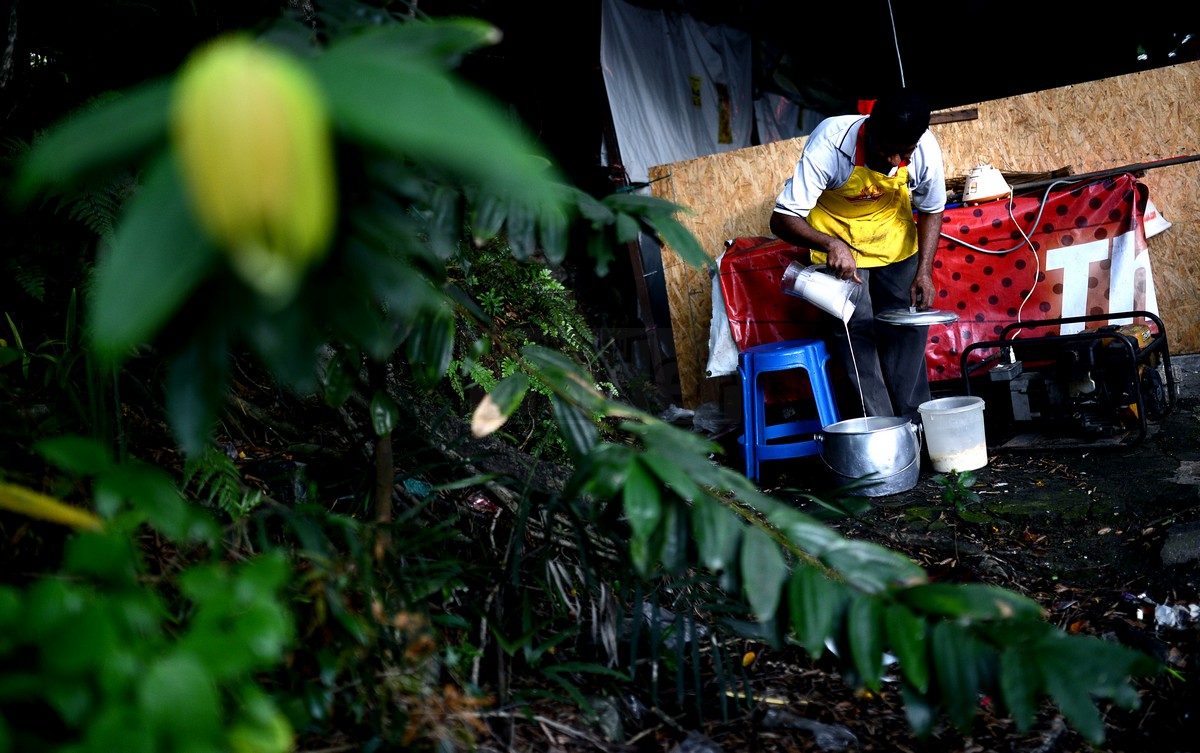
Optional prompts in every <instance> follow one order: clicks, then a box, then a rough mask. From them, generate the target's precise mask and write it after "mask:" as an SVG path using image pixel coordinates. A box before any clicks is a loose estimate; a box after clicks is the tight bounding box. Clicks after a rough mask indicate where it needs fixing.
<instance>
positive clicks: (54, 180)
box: [16, 79, 171, 200]
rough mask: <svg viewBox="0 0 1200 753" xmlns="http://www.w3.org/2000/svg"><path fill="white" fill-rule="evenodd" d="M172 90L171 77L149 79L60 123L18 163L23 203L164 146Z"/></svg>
mask: <svg viewBox="0 0 1200 753" xmlns="http://www.w3.org/2000/svg"><path fill="white" fill-rule="evenodd" d="M170 86H171V82H170V81H169V80H166V79H160V80H154V81H150V82H148V83H145V84H142V85H140V86H137V87H134V88H131V89H129V90H127V91H125V92H122V93H120V94H115V95H107V96H108V97H109V98H108V99H106V100H103V101H101V100H97V101H94V102H92V103H89V104H88V105H85V106H84V107H83V108H81V109H79V110H77V111H75V112H74V113H72V114H71V115H69V116H67V117H66V118H63V119H62V120H60V121H59V122H58V123H56V124H55V125H54V126H53V127H52V128H51V129H50V130H49V131H48V132H47V133H46V135H45V136H43V137H42V138H40V139H38V140H37V141H35V142H34V144H33V148H32V149H30V151H29V152H28V153H27V154H26V155H25V156H24V158H23V160H22V162H21V164H20V165H19V167H18V176H17V181H16V185H17V197H18V199H19V200H26V199H28V198H29V197H30V196H31V195H32V194H33V193H34V192H36V191H38V190H41V189H43V188H56V189H68V188H71V187H73V186H75V185H78V184H79V183H82V182H84V181H86V180H88V179H90V178H93V177H96V176H97V175H99V174H100V173H102V172H104V171H105V170H111V169H115V168H117V167H126V166H128V164H129V162H130V161H131V160H133V159H135V158H137V157H139V156H142V155H144V154H148V153H149V152H151V151H152V150H153V149H154V148H155V147H157V146H159V145H161V144H163V143H165V140H166V135H167V113H168V101H169V99H170Z"/></svg>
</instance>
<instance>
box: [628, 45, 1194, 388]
mask: <svg viewBox="0 0 1200 753" xmlns="http://www.w3.org/2000/svg"><path fill="white" fill-rule="evenodd" d="M1197 101H1200V62H1192V63H1183V64H1180V65H1175V66H1170V67H1167V68H1159V69H1156V70H1152V71H1145V72H1141V73H1135V74H1130V75H1127V76H1119V77H1115V78H1108V79H1101V80H1098V81H1092V82H1088V83H1084V84H1076V85H1073V86H1065V87H1061V88H1058V89H1049V90H1046V91H1041V92H1035V93H1032V94H1024V95H1021V96H1018V97H1010V98H1007V99H998V100H991V101H988V102H982V103H980V104H978V105H973V106H971V107H973V108H974V109H976V110H977V111H978V118H976V119H974V120H967V121H960V122H952V123H943V124H939V125H934V126H932V129H933V131H934V133H935V135H936V136H937V138H938V141H939V142H940V143H941V145H942V151H943V157H944V159H945V162H946V175H947V177H962V176H965V175H966V173H967V171H968V170H970V169H971V168H972V167H974V166H976V165H979V164H982V163H990V164H992V165H994V166H996V167H997V168H999V169H1000V170H1002V171H1005V172H1043V171H1045V172H1048V171H1051V170H1056V169H1059V168H1068V169H1069V170H1070V171H1071V173H1072V174H1074V175H1079V174H1082V173H1090V172H1098V171H1102V170H1110V169H1113V168H1119V167H1124V166H1127V165H1140V164H1142V163H1147V162H1153V161H1156V160H1162V159H1170V158H1174V157H1185V156H1193V155H1197V154H1200V115H1198V114H1197V113H1196V111H1195V103H1196V102H1197ZM961 109H970V108H966V107H964V108H961ZM803 145H804V138H803V137H801V138H798V139H792V140H789V141H781V142H776V143H773V144H766V145H763V146H755V147H750V148H748V149H740V150H737V151H733V152H726V153H724V154H717V155H713V156H710V157H702V158H699V159H694V160H688V161H684V162H676V163H672V164H669V165H660V166H658V167H654V168H651V170H650V178H651V187H652V188H651V190H652V191H653V193H654V195H656V196H659V197H661V198H665V199H669V200H671V201H673V202H675V203H677V204H680V205H682V206H684V207H687V208H688V209H689V210H690V211H691V213H690V214H689V215H687V216H685V217H683V218H682V219H683V222H684V224H685V225H687V226H688V228H689V229H690V230H691V231H692V233H693V234H695V236H696V237H697V238H698V239H699V240H700V242H701V243H702V244H703V245H704V247H705V249H707V251H708V253H709V256H710V257H711V258H713V259H716V258H717V256H719V255H720V254H721V252H722V251H723V250H724V247H725V241H727V240H729V239H731V238H738V237H742V236H757V235H769V234H770V232H771V231H770V228H769V227H768V221H769V219H770V215H771V209H772V207H773V206H774V202H775V196H776V195H777V194H778V193H779V190H780V188H782V186H783V183H784V181H786V180H787V178H788V177H789V176H790V175H791V173H792V170H793V168H794V166H795V162H796V159H797V158H798V157H799V155H800V150H801V148H802V147H803ZM1142 180H1143V182H1144V183H1145V184H1146V185H1147V186H1148V187H1149V189H1150V197H1151V199H1152V200H1153V201H1154V204H1155V205H1156V206H1157V207H1158V209H1159V211H1160V212H1161V213H1162V215H1163V217H1164V218H1166V219H1167V220H1168V221H1169V222H1170V223H1171V224H1172V226H1171V228H1170V229H1168V230H1167V231H1166V232H1164V233H1162V234H1160V235H1157V236H1155V237H1153V238H1152V239H1150V253H1151V255H1152V256H1151V259H1152V262H1151V265H1152V269H1153V273H1154V284H1155V290H1156V292H1157V296H1158V308H1159V312H1160V315H1161V316H1162V319H1163V323H1164V325H1165V327H1166V330H1167V336H1168V343H1169V345H1170V349H1171V352H1172V353H1181V354H1182V353H1197V352H1200V285H1197V280H1200V196H1197V193H1198V190H1200V189H1198V188H1197V187H1198V186H1200V162H1187V163H1184V164H1181V165H1174V166H1170V167H1158V168H1152V169H1149V170H1147V171H1146V172H1145V174H1144V176H1143V178H1142ZM663 270H664V279H665V282H666V288H667V298H668V302H669V305H670V310H671V328H672V332H673V335H674V341H675V352H676V358H677V361H678V368H679V378H680V383H681V389H682V399H683V403H684V405H685V406H687V407H691V408H694V407H696V406H697V405H699V404H701V403H705V402H709V401H711V400H714V399H717V395H716V390H718V389H719V388H718V386H717V385H716V384H714V382H716V381H717V380H712V379H708V378H707V376H706V374H705V366H706V364H707V361H708V335H709V322H710V320H711V318H712V282H711V279H710V277H709V276H708V274H707V273H706V272H704V271H698V270H695V269H692V268H691V267H689V266H687V265H686V264H684V263H683V262H682V261H681V260H680V259H679V257H678V256H677V255H676V254H675V253H674V252H673V251H672V250H671V249H670V248H669V247H668V248H666V249H664V251H663Z"/></svg>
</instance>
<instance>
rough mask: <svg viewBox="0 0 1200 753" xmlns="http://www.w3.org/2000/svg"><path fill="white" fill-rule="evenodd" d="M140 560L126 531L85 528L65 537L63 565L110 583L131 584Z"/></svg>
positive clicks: (73, 571)
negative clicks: (113, 531) (92, 530)
mask: <svg viewBox="0 0 1200 753" xmlns="http://www.w3.org/2000/svg"><path fill="white" fill-rule="evenodd" d="M140 562H141V559H140V557H139V556H138V551H137V550H136V549H135V548H134V547H133V544H132V542H131V540H130V538H129V536H128V534H126V533H125V532H120V533H112V532H108V531H105V532H85V533H81V534H79V535H78V536H75V537H74V538H72V539H70V540H68V541H67V545H66V552H65V553H64V556H63V568H64V569H65V570H66V571H67V572H68V573H70V574H72V575H82V576H88V577H92V578H97V579H100V580H105V581H109V582H111V583H120V584H126V585H132V584H133V582H134V579H135V578H136V576H137V574H138V566H139V564H140Z"/></svg>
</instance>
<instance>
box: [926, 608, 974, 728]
mask: <svg viewBox="0 0 1200 753" xmlns="http://www.w3.org/2000/svg"><path fill="white" fill-rule="evenodd" d="M984 651H985V647H984V646H983V645H982V644H980V643H979V642H978V641H976V640H975V639H974V638H972V637H971V636H970V635H969V634H968V633H967V631H966V630H965V629H964V628H963V627H962V626H960V625H957V624H955V623H953V622H939V623H937V624H936V625H934V626H933V660H934V667H935V670H936V675H937V680H938V689H939V690H940V691H941V693H940V696H941V699H942V702H943V703H945V704H946V713H947V715H948V716H949V717H950V721H951V722H953V723H954V725H955V726H956V727H957V728H958V729H959V731H961V732H963V733H965V732H966V731H967V730H969V729H970V728H971V723H972V722H973V721H974V719H975V713H976V711H977V709H978V708H979V693H980V690H981V687H980V677H979V666H980V664H981V663H982V661H983V659H984Z"/></svg>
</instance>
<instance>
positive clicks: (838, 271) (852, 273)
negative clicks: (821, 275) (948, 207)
mask: <svg viewBox="0 0 1200 753" xmlns="http://www.w3.org/2000/svg"><path fill="white" fill-rule="evenodd" d="M826 251H827V253H828V255H829V258H828V260H827V261H826V266H828V267H829V271H830V272H832V273H833V275H834V277H837V278H838V279H839V280H853V281H854V282H857V283H858V284H859V285H861V284H862V279H861V278H859V276H858V264H857V263H856V262H855V261H854V249H853V248H852V247H851V246H850V245H849V244H848V243H846V242H845V241H843V240H840V239H838V238H833V237H832V236H830V242H829V244H828V246H826ZM929 284H930V285H933V281H932V280H930V283H929Z"/></svg>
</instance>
